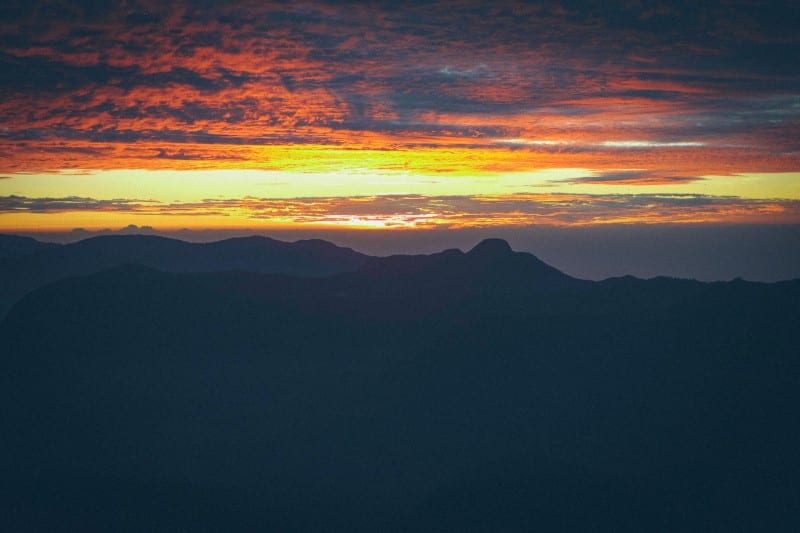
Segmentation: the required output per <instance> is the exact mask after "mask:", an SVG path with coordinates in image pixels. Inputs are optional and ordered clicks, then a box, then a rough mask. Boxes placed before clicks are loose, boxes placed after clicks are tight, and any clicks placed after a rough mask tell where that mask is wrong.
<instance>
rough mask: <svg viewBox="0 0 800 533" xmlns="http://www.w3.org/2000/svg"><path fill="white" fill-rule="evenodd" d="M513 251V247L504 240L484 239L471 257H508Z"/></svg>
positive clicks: (471, 252) (472, 252) (473, 250)
mask: <svg viewBox="0 0 800 533" xmlns="http://www.w3.org/2000/svg"><path fill="white" fill-rule="evenodd" d="M512 252H513V251H512V250H511V246H509V244H508V243H507V242H506V241H504V240H503V239H484V240H482V241H481V242H479V243H478V244H477V245H476V246H475V247H474V248H473V249H472V250H470V251H469V253H470V254H471V255H487V256H488V255H506V254H510V253H512Z"/></svg>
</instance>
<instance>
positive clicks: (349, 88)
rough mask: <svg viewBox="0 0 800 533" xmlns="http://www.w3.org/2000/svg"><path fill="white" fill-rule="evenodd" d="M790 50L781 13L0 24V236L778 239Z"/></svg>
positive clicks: (448, 14) (792, 140)
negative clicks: (668, 229) (641, 231)
mask: <svg viewBox="0 0 800 533" xmlns="http://www.w3.org/2000/svg"><path fill="white" fill-rule="evenodd" d="M798 28H800V4H798V3H797V2H791V1H786V2H779V1H769V2H761V1H750V0H729V1H710V2H696V1H670V2H658V1H637V0H630V1H624V2H600V1H597V2H595V1H588V0H587V1H575V2H555V1H554V2H503V1H496V2H470V1H463V0H462V1H439V2H427V1H426V2H391V1H389V2H374V3H368V2H358V3H347V2H321V1H312V2H304V1H297V2H268V1H243V0H233V1H226V2H215V1H211V0H202V1H188V0H176V1H170V2H163V1H150V0H130V1H114V0H83V1H74V0H72V1H54V0H43V1H39V0H6V1H5V2H3V4H2V6H0V96H1V97H0V232H5V233H12V232H28V233H30V232H36V231H40V232H71V231H72V230H73V229H75V228H83V229H85V230H87V231H98V230H102V229H103V228H121V227H125V226H128V225H129V224H134V225H137V226H152V227H155V228H157V229H158V230H162V231H176V230H180V229H182V228H188V229H190V230H197V231H201V230H257V231H260V232H269V231H294V230H304V231H305V230H308V231H313V230H326V229H331V228H343V229H347V230H348V231H349V230H362V229H363V230H369V229H373V230H390V229H391V230H395V231H403V230H416V231H417V232H418V233H420V234H421V232H423V231H426V230H427V231H431V230H436V231H441V230H447V229H449V230H467V229H469V230H474V229H480V230H487V231H492V230H495V231H496V232H504V231H505V232H508V231H510V230H512V229H514V228H531V227H570V228H573V227H583V228H590V227H596V226H599V225H609V226H614V227H618V226H624V225H628V224H646V225H663V224H686V225H691V227H697V226H698V225H703V224H712V225H715V226H718V225H720V224H722V225H732V226H733V225H745V226H747V227H750V226H752V225H774V226H775V227H784V228H785V227H786V226H787V225H795V224H800V68H798V63H797V61H798V60H797V58H798V57H800V32H798ZM687 227H688V226H687ZM792 242H796V241H792Z"/></svg>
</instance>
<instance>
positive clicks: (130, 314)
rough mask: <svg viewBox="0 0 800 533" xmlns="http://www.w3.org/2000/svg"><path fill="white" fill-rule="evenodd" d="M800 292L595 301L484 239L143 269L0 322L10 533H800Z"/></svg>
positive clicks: (61, 293)
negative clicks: (198, 268)
mask: <svg viewBox="0 0 800 533" xmlns="http://www.w3.org/2000/svg"><path fill="white" fill-rule="evenodd" d="M798 318H800V282H784V283H779V284H754V283H747V282H741V281H735V282H730V283H714V284H703V283H697V282H691V281H683V280H672V279H666V278H659V279H654V280H648V281H643V280H637V279H635V278H618V279H611V280H606V281H604V282H586V281H582V280H576V279H574V278H571V277H569V276H566V275H564V274H562V273H560V272H558V271H557V270H555V269H553V268H552V267H549V266H548V265H546V264H544V263H542V262H541V261H539V260H538V259H537V258H535V257H534V256H532V255H530V254H522V253H515V252H512V251H511V250H510V249H509V248H508V245H507V244H505V243H504V242H503V241H497V240H490V241H485V242H483V243H481V244H480V245H478V246H477V247H476V248H475V249H473V250H471V251H470V252H468V253H462V252H460V251H457V250H449V251H445V252H442V253H440V254H434V255H431V256H396V257H389V258H371V259H370V258H367V259H366V260H365V261H364V262H363V264H361V265H360V266H358V267H357V268H354V269H353V271H350V272H342V273H339V274H335V275H331V276H327V277H316V278H298V277H291V276H286V275H280V274H259V273H244V272H209V273H175V272H162V271H158V270H154V269H151V268H147V267H142V266H135V265H128V266H121V267H115V268H112V269H108V270H104V271H101V272H98V273H95V274H92V275H88V276H83V277H75V278H69V279H64V280H61V281H58V282H56V283H53V284H50V285H46V286H44V287H41V288H39V289H37V290H35V291H33V292H32V293H30V294H29V295H27V296H26V297H24V298H23V299H22V300H21V301H20V302H19V303H18V304H16V305H15V306H14V308H13V309H12V310H11V311H10V313H9V314H8V316H7V317H6V319H5V320H4V321H3V323H2V324H0V343H1V345H2V346H4V347H5V348H6V349H4V354H3V357H2V371H1V372H0V375H2V383H0V391H2V392H0V394H1V395H2V397H1V398H0V401H2V404H3V405H4V406H6V409H4V411H3V414H2V417H3V420H2V424H3V427H4V428H7V429H8V431H6V432H5V433H6V436H5V437H4V438H3V440H2V442H0V447H2V449H0V452H2V453H0V465H2V467H1V468H2V471H3V473H4V475H3V476H2V481H0V483H2V485H1V487H2V491H3V494H2V495H1V496H2V502H3V503H2V505H3V506H4V507H5V509H3V515H4V516H5V517H7V524H10V527H11V530H12V531H56V530H60V531H170V532H172V531H431V532H433V531H520V532H522V531H581V532H585V531H630V532H634V531H636V532H640V531H664V532H666V531H697V532H701V531H702V532H706V531H787V532H788V531H796V530H797V527H798V526H799V525H800V519H798V517H799V516H800V483H799V482H798V481H797V480H798V479H800V460H799V459H798V458H797V456H796V450H797V449H798V447H800V424H799V423H798V418H797V406H798V405H800V359H798V355H797V346H798V345H800V332H798V328H797V327H796V324H797V322H798Z"/></svg>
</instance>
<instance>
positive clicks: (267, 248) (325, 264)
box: [0, 235, 368, 316]
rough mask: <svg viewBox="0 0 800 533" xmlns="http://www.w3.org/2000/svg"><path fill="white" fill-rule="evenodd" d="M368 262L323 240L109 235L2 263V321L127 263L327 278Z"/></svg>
mask: <svg viewBox="0 0 800 533" xmlns="http://www.w3.org/2000/svg"><path fill="white" fill-rule="evenodd" d="M26 242H27V241H26ZM34 242H36V241H34ZM367 259H368V257H367V256H365V255H363V254H360V253H358V252H356V251H354V250H351V249H349V248H341V247H338V246H336V245H334V244H331V243H329V242H326V241H322V240H301V241H297V242H294V243H289V242H283V241H278V240H275V239H270V238H268V237H256V236H253V237H242V238H233V239H226V240H223V241H217V242H211V243H189V242H184V241H180V240H176V239H168V238H165V237H157V236H151V235H110V236H100V237H92V238H89V239H84V240H82V241H78V242H75V243H72V244H67V245H63V246H58V245H54V246H44V245H43V246H41V247H36V246H34V247H31V248H30V253H27V254H24V255H19V256H17V257H13V258H10V259H7V260H5V261H4V262H0V316H3V315H4V314H5V311H7V309H8V308H10V306H11V305H12V304H13V303H14V302H15V301H16V300H18V299H19V298H20V297H22V296H23V295H24V294H25V293H27V292H28V291H30V290H32V289H35V288H36V287H40V286H42V285H44V284H46V283H49V282H51V281H56V280H59V279H62V278H65V277H68V276H76V275H85V274H91V273H93V272H98V271H100V270H103V269H106V268H112V267H115V266H119V265H123V264H140V265H143V266H147V267H151V268H155V269H158V270H163V271H167V272H220V271H227V270H241V271H248V272H277V273H286V274H292V275H296V276H326V275H330V274H335V273H338V272H347V271H352V270H356V269H358V268H359V267H360V266H361V265H363V264H364V263H365V262H366V260H367Z"/></svg>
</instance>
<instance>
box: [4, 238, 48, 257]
mask: <svg viewBox="0 0 800 533" xmlns="http://www.w3.org/2000/svg"><path fill="white" fill-rule="evenodd" d="M58 246H59V245H58V244H53V243H46V242H40V241H37V240H36V239H33V238H31V237H20V236H18V235H4V234H0V261H3V260H5V259H9V258H17V257H24V256H26V255H30V254H32V253H34V252H38V251H41V250H45V249H47V248H56V247H58Z"/></svg>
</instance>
